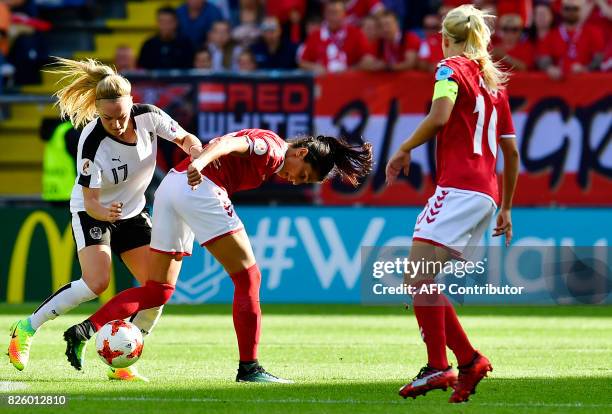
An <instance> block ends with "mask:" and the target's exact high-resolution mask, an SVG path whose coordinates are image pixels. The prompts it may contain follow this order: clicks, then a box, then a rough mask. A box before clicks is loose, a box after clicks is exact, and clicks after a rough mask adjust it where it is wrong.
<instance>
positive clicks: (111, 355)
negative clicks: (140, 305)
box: [96, 320, 144, 368]
mask: <svg viewBox="0 0 612 414" xmlns="http://www.w3.org/2000/svg"><path fill="white" fill-rule="evenodd" d="M143 345H144V343H143V340H142V334H141V333H140V329H138V327H136V325H134V324H133V323H130V322H126V321H124V320H116V321H112V322H109V323H107V324H106V325H104V326H103V327H102V329H100V330H99V331H98V335H97V337H96V349H97V351H98V355H100V358H102V361H104V363H105V364H107V365H110V366H111V367H113V368H126V367H129V366H130V365H132V364H133V363H134V362H136V361H138V359H139V358H140V355H141V354H142V347H143Z"/></svg>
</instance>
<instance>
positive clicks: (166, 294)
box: [89, 280, 174, 331]
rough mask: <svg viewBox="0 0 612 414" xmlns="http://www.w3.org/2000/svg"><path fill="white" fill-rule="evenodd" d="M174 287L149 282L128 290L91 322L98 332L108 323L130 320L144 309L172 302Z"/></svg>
mask: <svg viewBox="0 0 612 414" xmlns="http://www.w3.org/2000/svg"><path fill="white" fill-rule="evenodd" d="M173 293H174V285H171V284H168V283H159V282H154V281H152V280H149V281H148V282H147V283H145V285H144V286H141V287H136V288H130V289H126V290H124V291H123V292H121V293H119V294H118V295H116V296H115V297H114V298H112V299H111V300H109V301H108V302H107V303H106V304H105V305H104V306H102V307H101V308H100V309H98V311H97V312H96V313H94V314H93V315H92V316H91V317H90V318H89V321H90V322H91V323H92V324H93V326H94V328H95V329H96V331H98V330H99V329H100V328H101V327H103V326H104V325H105V324H106V323H107V322H110V321H114V320H116V319H125V318H129V317H130V316H132V315H133V314H135V313H136V312H138V311H140V310H142V309H149V308H154V307H156V306H161V305H163V304H165V303H166V302H168V301H169V300H170V297H171V296H172V294H173Z"/></svg>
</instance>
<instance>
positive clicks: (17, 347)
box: [8, 319, 36, 371]
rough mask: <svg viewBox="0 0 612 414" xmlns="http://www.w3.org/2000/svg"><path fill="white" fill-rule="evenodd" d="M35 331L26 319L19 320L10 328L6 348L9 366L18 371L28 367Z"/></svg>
mask: <svg viewBox="0 0 612 414" xmlns="http://www.w3.org/2000/svg"><path fill="white" fill-rule="evenodd" d="M35 333H36V331H35V330H34V329H33V328H32V327H31V326H30V322H29V321H28V320H27V319H21V320H19V321H17V322H15V323H14V324H13V326H11V330H10V334H11V341H10V342H9V347H8V357H9V360H10V361H11V364H13V366H14V367H15V368H17V369H18V370H19V371H23V369H24V368H25V367H26V365H28V360H29V359H30V345H31V344H32V339H33V338H34V334H35Z"/></svg>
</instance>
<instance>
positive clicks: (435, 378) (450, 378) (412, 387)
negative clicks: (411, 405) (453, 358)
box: [399, 365, 457, 399]
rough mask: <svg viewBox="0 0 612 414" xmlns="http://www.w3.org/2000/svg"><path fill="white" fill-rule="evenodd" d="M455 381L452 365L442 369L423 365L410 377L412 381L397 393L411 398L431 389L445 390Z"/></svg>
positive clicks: (455, 376) (455, 375)
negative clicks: (414, 375)
mask: <svg viewBox="0 0 612 414" xmlns="http://www.w3.org/2000/svg"><path fill="white" fill-rule="evenodd" d="M455 381H457V374H455V372H454V371H453V369H452V367H450V366H449V367H448V368H446V369H444V370H440V369H436V368H431V367H430V366H429V365H425V366H424V367H423V368H421V370H420V371H419V373H418V374H417V376H416V377H414V378H413V379H412V382H409V383H408V384H406V385H404V386H403V387H402V388H400V390H399V395H400V396H402V397H404V398H408V397H412V398H413V399H414V398H416V397H418V396H419V395H425V394H427V393H428V392H429V391H431V390H435V389H441V390H444V391H446V389H447V388H448V387H452V386H453V385H454V384H455Z"/></svg>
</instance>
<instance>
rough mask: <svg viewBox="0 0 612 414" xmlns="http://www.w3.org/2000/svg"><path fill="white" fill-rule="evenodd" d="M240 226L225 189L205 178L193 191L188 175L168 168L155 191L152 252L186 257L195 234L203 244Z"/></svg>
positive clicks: (190, 249) (230, 232) (240, 228)
mask: <svg viewBox="0 0 612 414" xmlns="http://www.w3.org/2000/svg"><path fill="white" fill-rule="evenodd" d="M243 228H244V226H243V224H242V221H241V220H240V218H239V217H238V215H237V214H236V212H235V211H234V206H233V205H232V202H231V200H230V199H229V197H228V195H227V192H226V191H225V189H223V188H221V187H219V186H218V185H217V184H215V183H214V182H212V181H211V180H209V179H208V178H206V177H204V181H203V182H202V183H201V184H200V185H199V186H198V187H197V188H196V189H195V190H192V189H191V187H190V186H189V185H188V184H187V174H185V173H178V172H174V171H170V172H169V173H168V174H167V175H166V177H164V179H163V180H162V182H161V184H160V185H159V187H158V188H157V191H156V192H155V202H154V203H153V232H152V234H151V250H153V251H157V252H160V253H182V254H183V255H185V256H188V255H190V254H191V251H192V249H193V241H194V237H195V239H197V240H198V242H199V243H200V244H201V245H202V246H206V245H207V244H210V243H212V242H213V241H215V240H218V239H219V238H221V237H223V236H226V235H229V234H232V233H236V232H238V231H240V230H242V229H243Z"/></svg>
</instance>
